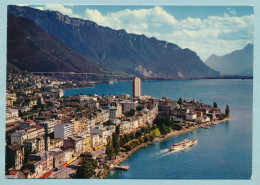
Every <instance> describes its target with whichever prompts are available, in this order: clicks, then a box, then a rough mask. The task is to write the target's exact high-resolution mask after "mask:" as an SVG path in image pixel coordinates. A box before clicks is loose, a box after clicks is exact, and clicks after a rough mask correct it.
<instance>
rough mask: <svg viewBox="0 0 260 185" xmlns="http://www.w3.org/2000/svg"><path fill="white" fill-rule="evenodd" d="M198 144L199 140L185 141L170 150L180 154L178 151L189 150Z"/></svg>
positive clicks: (174, 145)
mask: <svg viewBox="0 0 260 185" xmlns="http://www.w3.org/2000/svg"><path fill="white" fill-rule="evenodd" d="M197 143H198V139H195V140H189V139H184V141H181V142H179V143H176V144H173V145H172V146H171V147H170V148H169V151H174V152H178V151H181V150H184V149H186V148H189V147H190V146H192V145H194V144H197Z"/></svg>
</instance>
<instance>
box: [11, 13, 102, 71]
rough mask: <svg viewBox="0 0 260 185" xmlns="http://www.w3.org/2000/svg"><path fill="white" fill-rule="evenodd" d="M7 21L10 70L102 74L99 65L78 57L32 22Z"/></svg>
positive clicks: (20, 20) (15, 18)
mask: <svg viewBox="0 0 260 185" xmlns="http://www.w3.org/2000/svg"><path fill="white" fill-rule="evenodd" d="M7 21H8V28H7V62H8V63H9V65H8V66H9V67H11V66H16V67H17V68H18V69H20V70H27V71H33V72H70V71H73V72H95V73H100V74H101V73H104V71H102V70H100V67H99V66H98V65H96V64H93V63H91V62H90V61H88V60H86V59H85V58H83V57H82V56H80V55H79V54H78V53H76V51H74V50H73V49H71V48H69V47H67V46H66V44H64V43H63V42H61V41H60V40H58V39H56V38H55V37H53V36H51V35H49V34H48V33H47V32H45V31H44V30H42V29H41V28H39V27H38V26H37V25H35V23H33V22H32V21H31V20H29V19H26V18H22V17H15V16H12V15H8V20H7Z"/></svg>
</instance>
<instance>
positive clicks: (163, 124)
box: [154, 116, 182, 136]
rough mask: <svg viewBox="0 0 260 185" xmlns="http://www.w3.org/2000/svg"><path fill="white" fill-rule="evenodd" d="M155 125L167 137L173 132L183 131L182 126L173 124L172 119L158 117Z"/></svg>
mask: <svg viewBox="0 0 260 185" xmlns="http://www.w3.org/2000/svg"><path fill="white" fill-rule="evenodd" d="M154 124H155V125H156V127H157V128H159V130H160V132H161V134H162V135H163V136H165V135H166V134H167V133H169V132H170V131H171V130H181V129H182V126H180V125H178V124H176V123H174V122H173V120H171V119H170V117H165V116H161V117H158V116H157V117H156V118H155V120H154Z"/></svg>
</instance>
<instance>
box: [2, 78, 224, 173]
mask: <svg viewBox="0 0 260 185" xmlns="http://www.w3.org/2000/svg"><path fill="white" fill-rule="evenodd" d="M7 80H8V81H7V90H6V171H5V173H6V178H72V176H71V175H69V176H68V175H67V174H66V176H58V175H56V176H54V174H55V173H57V172H58V171H60V170H62V169H65V168H69V165H71V164H75V165H74V167H75V166H76V167H77V165H78V166H80V164H82V163H83V162H84V160H85V159H86V157H89V156H90V157H91V158H94V159H95V160H96V161H97V168H96V169H95V171H94V176H95V177H99V176H98V175H100V174H101V172H104V170H105V169H110V168H112V167H113V165H114V164H115V160H116V159H117V156H114V157H111V156H108V152H107V151H106V150H108V148H109V147H108V145H109V143H111V138H112V137H113V134H114V133H115V132H116V133H117V134H118V135H117V137H120V139H121V140H123V139H124V140H125V142H124V143H123V144H122V143H121V145H120V147H119V148H120V151H118V152H117V153H121V154H122V153H123V154H124V153H125V154H127V152H128V151H129V150H131V149H133V148H130V149H129V148H127V147H126V146H127V142H131V140H137V141H138V144H140V142H151V141H153V139H154V137H157V138H160V137H164V136H165V134H162V133H160V130H161V129H158V128H156V126H155V120H156V119H157V118H161V117H167V118H169V119H170V120H171V123H173V125H174V126H172V127H171V128H170V130H169V131H168V132H170V131H172V130H174V129H175V128H176V129H177V128H178V130H183V129H186V128H189V127H192V126H194V125H200V124H206V123H208V122H212V121H214V120H218V119H223V118H224V115H225V114H224V113H222V112H221V110H220V109H219V108H217V106H216V105H214V107H213V106H211V105H206V104H204V103H203V102H201V101H197V100H183V101H182V100H181V98H180V99H179V100H178V101H174V100H172V99H168V98H167V97H162V98H161V99H158V98H154V97H151V96H147V95H146V96H142V95H141V79H140V78H138V77H135V78H134V79H133V81H132V95H133V97H130V95H129V94H121V95H118V96H113V95H110V96H104V95H103V96H100V95H96V94H89V95H74V96H66V97H64V94H63V89H62V87H64V84H66V83H67V84H68V83H72V82H69V81H62V80H59V79H56V78H54V77H51V76H38V75H32V74H27V73H25V74H14V73H9V74H8V77H7ZM146 128H147V129H148V130H149V131H152V130H155V131H156V133H155V135H154V137H153V138H152V139H151V138H148V139H147V137H146V136H147V134H146V133H148V131H145V130H147V129H146ZM158 130H159V131H158ZM137 133H138V134H137ZM137 135H138V136H137ZM126 136H127V137H128V136H129V137H128V138H126ZM129 138H130V139H129ZM128 144H129V143H128ZM76 170H77V168H76V169H74V171H73V173H74V175H75V173H76Z"/></svg>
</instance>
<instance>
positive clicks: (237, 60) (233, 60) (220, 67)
mask: <svg viewBox="0 0 260 185" xmlns="http://www.w3.org/2000/svg"><path fill="white" fill-rule="evenodd" d="M205 64H207V65H208V66H209V67H211V68H212V69H215V70H217V71H219V72H220V73H221V74H222V75H253V44H248V45H247V46H246V47H245V48H243V49H241V50H236V51H233V52H232V53H230V54H227V55H224V56H216V55H211V56H210V57H209V58H208V59H207V60H206V61H205Z"/></svg>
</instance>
